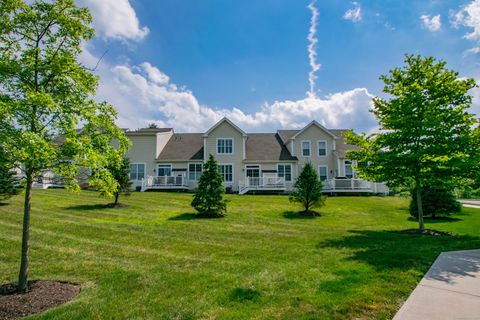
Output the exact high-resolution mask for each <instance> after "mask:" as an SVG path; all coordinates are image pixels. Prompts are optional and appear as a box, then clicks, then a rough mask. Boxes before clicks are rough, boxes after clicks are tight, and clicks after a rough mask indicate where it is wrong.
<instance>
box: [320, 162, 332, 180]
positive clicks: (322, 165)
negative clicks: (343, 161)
mask: <svg viewBox="0 0 480 320" xmlns="http://www.w3.org/2000/svg"><path fill="white" fill-rule="evenodd" d="M320 168H325V169H326V173H327V176H326V178H325V180H328V179H329V177H328V174H329V172H328V166H327V165H324V164H321V165H319V166H318V169H317V172H318V178H319V179H320V180H322V179H321V176H320ZM325 180H323V181H325ZM323 181H322V182H323Z"/></svg>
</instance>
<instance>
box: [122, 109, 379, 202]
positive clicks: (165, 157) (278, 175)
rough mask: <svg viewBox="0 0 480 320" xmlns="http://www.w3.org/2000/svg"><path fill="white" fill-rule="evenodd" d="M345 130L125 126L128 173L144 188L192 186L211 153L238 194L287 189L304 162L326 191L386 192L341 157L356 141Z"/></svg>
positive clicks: (223, 122)
mask: <svg viewBox="0 0 480 320" xmlns="http://www.w3.org/2000/svg"><path fill="white" fill-rule="evenodd" d="M344 131H345V130H331V129H326V128H325V127H323V126H322V125H321V124H319V123H318V122H316V121H312V122H311V123H309V124H308V125H307V126H305V127H304V128H302V129H298V130H278V131H277V132H273V133H246V132H244V131H243V130H242V129H240V128H239V127H238V126H236V125H235V124H234V123H232V122H231V121H230V120H228V119H227V118H224V119H222V120H221V121H219V122H218V123H217V124H215V125H214V126H213V127H212V128H210V129H209V130H208V131H207V132H205V133H175V132H174V130H173V129H172V128H148V129H140V130H137V131H126V135H127V136H128V137H129V139H130V140H131V142H132V146H131V148H130V150H129V151H128V157H129V158H130V161H131V173H130V176H131V179H132V181H133V186H134V187H135V188H137V189H139V190H142V191H145V190H152V189H165V190H167V189H168V190H171V189H179V190H194V189H195V188H196V186H197V183H198V179H199V178H200V175H201V174H202V170H203V164H204V163H205V162H206V161H207V159H208V156H209V154H212V155H213V156H214V157H215V158H216V160H217V162H218V166H219V171H220V173H221V174H222V176H223V179H224V184H225V187H226V188H227V189H228V190H231V191H233V192H239V193H240V194H244V193H247V192H256V191H279V192H282V191H289V190H291V189H292V186H293V183H294V182H295V179H296V178H297V176H298V174H299V172H300V170H301V168H302V167H303V166H304V165H305V163H307V162H310V163H312V164H313V166H314V167H315V168H316V169H317V172H318V175H319V176H320V179H321V180H322V181H323V183H324V192H326V193H339V192H355V193H356V192H365V193H378V194H386V193H388V188H387V187H386V186H385V184H383V183H373V182H369V181H365V180H360V179H357V177H356V174H355V170H354V169H353V167H352V162H351V161H350V160H348V159H346V158H345V153H346V151H347V150H349V149H352V148H355V146H351V145H347V144H345V142H344V137H343V133H344Z"/></svg>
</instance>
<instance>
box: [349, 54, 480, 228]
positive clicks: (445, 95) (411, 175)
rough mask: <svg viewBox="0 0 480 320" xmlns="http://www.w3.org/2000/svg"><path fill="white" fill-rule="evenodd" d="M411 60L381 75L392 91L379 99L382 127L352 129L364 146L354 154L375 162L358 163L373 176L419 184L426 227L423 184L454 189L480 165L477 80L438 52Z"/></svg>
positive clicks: (352, 155)
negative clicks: (363, 131)
mask: <svg viewBox="0 0 480 320" xmlns="http://www.w3.org/2000/svg"><path fill="white" fill-rule="evenodd" d="M405 64H406V65H405V66H404V67H403V68H394V69H392V70H391V71H390V72H389V74H388V75H384V76H381V77H380V79H381V80H383V81H384V83H385V87H384V89H383V91H384V92H385V93H388V94H390V95H391V96H392V97H391V99H390V100H385V99H381V98H375V99H374V100H373V103H374V108H373V114H374V115H375V116H376V118H377V119H378V121H379V124H380V133H378V134H372V135H363V136H355V135H353V134H350V135H349V136H348V138H347V140H348V143H351V144H356V145H358V146H359V147H360V150H354V151H350V152H349V154H348V157H349V158H350V159H354V160H358V161H362V162H368V163H370V165H369V166H365V167H362V168H358V170H359V171H360V174H361V175H363V176H365V177H367V178H369V179H372V180H376V181H386V182H388V183H389V184H390V185H391V186H403V187H407V188H410V187H413V189H414V190H415V195H416V200H417V207H418V221H419V229H420V230H424V228H425V226H424V222H423V206H422V188H424V187H434V188H441V189H446V190H452V187H453V185H454V184H455V183H456V181H457V180H458V179H460V178H462V177H464V176H466V175H469V174H471V172H472V171H474V167H477V168H476V169H475V170H478V162H479V154H480V149H479V146H480V129H479V127H478V123H479V122H478V119H475V117H474V115H473V114H470V113H469V112H468V108H469V107H470V105H471V102H472V97H471V96H470V95H469V94H468V91H469V90H470V89H472V88H473V87H475V86H476V84H475V81H474V80H473V79H462V78H460V77H459V76H458V73H457V72H455V71H453V70H448V69H446V67H445V65H446V63H445V62H444V61H436V60H435V59H434V58H432V57H427V58H423V57H421V56H418V55H406V59H405Z"/></svg>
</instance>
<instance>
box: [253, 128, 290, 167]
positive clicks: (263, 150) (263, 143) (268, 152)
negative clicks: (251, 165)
mask: <svg viewBox="0 0 480 320" xmlns="http://www.w3.org/2000/svg"><path fill="white" fill-rule="evenodd" d="M246 153H247V154H246V156H247V160H273V161H276V160H297V158H296V157H293V156H292V155H291V154H290V152H289V151H288V149H287V148H286V147H285V145H284V144H283V142H282V141H281V139H280V136H279V135H278V134H276V133H249V134H248V137H247V141H246Z"/></svg>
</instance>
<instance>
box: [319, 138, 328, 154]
mask: <svg viewBox="0 0 480 320" xmlns="http://www.w3.org/2000/svg"><path fill="white" fill-rule="evenodd" d="M320 142H325V155H321V154H320V148H319V147H318V144H319V143H320ZM326 156H328V141H327V140H317V157H321V158H324V157H326Z"/></svg>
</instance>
